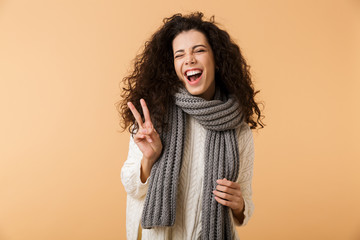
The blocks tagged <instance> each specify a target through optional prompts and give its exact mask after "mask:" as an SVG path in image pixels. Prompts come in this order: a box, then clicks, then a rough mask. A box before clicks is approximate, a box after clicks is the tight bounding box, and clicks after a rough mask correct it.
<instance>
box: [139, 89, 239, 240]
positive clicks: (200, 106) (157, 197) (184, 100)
mask: <svg viewBox="0 0 360 240" xmlns="http://www.w3.org/2000/svg"><path fill="white" fill-rule="evenodd" d="M186 114H190V115H191V116H192V117H194V118H195V119H196V120H197V121H198V122H199V123H200V124H201V125H202V126H203V127H204V128H205V129H206V130H207V133H206V140H205V156H204V157H205V161H204V162H205V167H204V182H203V184H204V185H203V196H202V239H231V235H232V224H231V220H230V216H229V214H230V209H229V208H228V207H225V206H223V205H221V204H219V203H218V202H217V201H216V200H215V199H214V195H213V193H212V191H213V190H214V189H215V188H216V185H217V184H216V180H217V179H223V178H226V179H228V180H230V181H236V180H237V177H238V172H239V150H238V141H237V138H236V133H235V129H236V128H237V127H238V126H239V125H240V124H241V122H242V118H243V117H242V116H243V114H242V112H241V111H240V107H239V104H238V102H237V100H236V99H235V97H233V96H230V97H229V98H227V97H226V96H223V95H222V94H221V93H220V91H218V90H217V91H216V93H215V97H214V100H211V101H206V100H204V99H202V98H199V97H196V96H192V95H191V94H189V93H188V92H187V91H186V90H185V89H180V91H179V92H178V93H177V94H175V104H174V106H172V108H171V110H170V111H169V115H168V117H169V119H168V123H169V126H168V128H167V131H163V133H162V134H161V139H162V143H163V152H162V154H161V156H160V158H159V159H158V161H156V163H155V164H154V165H153V167H152V170H151V178H150V179H149V188H148V191H147V194H146V199H145V204H144V209H143V213H142V218H141V225H142V227H143V228H144V229H149V228H152V227H156V226H173V225H174V223H175V213H176V194H177V188H178V181H179V174H180V168H181V160H182V156H183V146H184V139H185V128H186V127H185V125H186V121H185V120H186Z"/></svg>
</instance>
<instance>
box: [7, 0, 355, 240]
mask: <svg viewBox="0 0 360 240" xmlns="http://www.w3.org/2000/svg"><path fill="white" fill-rule="evenodd" d="M193 10H201V11H203V12H204V13H205V14H206V16H209V17H210V16H211V15H213V14H215V16H216V19H217V21H218V22H220V23H221V25H222V26H223V28H225V29H226V30H228V31H229V33H230V34H231V35H232V36H233V38H234V39H235V40H236V42H237V43H238V44H239V45H240V46H241V48H242V49H243V51H244V54H245V56H246V58H247V59H248V62H249V63H250V65H251V66H252V73H253V77H254V81H255V85H256V87H257V89H260V90H261V93H260V95H259V100H263V101H264V102H265V105H266V107H265V111H264V113H265V115H266V119H265V122H266V124H267V127H266V128H265V129H264V130H261V131H259V132H254V137H255V144H256V153H255V175H254V179H253V191H254V203H255V213H254V216H253V218H252V220H251V221H250V222H249V224H248V226H246V227H245V228H239V233H240V236H241V239H242V240H246V239H249V240H250V239H251V240H252V239H256V240H258V239H259V240H262V239H281V240H282V239H284V240H287V239H292V240H296V239H299V240H300V239H314V240H315V239H316V240H317V239H326V240H328V239H338V240H344V239H352V240H355V239H360V207H359V203H360V176H359V175H360V174H359V172H360V161H359V160H360V151H359V147H360V146H359V142H360V137H359V136H360V135H359V134H360V127H359V125H360V124H359V123H360V113H359V103H360V97H359V89H360V70H359V69H360V67H359V64H360V47H359V42H360V34H359V30H360V2H359V1H357V0H333V1H331V0H317V1H313V0H297V1H285V0H274V1H267V0H252V1H245V0H239V1H235V0H234V1H208V0H202V1H190V0H185V1H176V2H171V1H166V0H153V1H143V2H140V1H110V0H107V1H100V0H98V1H95V0H92V1H90V0H86V1H85V0H78V1H70V0H64V1H61V0H53V1H45V0H33V1H25V0H24V1H16V0H13V1H10V0H0V80H1V86H0V109H1V118H0V239H1V240H35V239H36V240H48V239H51V240H57V239H74V240H82V239H84V240H91V239H94V240H98V239H106V240H107V239H125V204H126V194H125V191H124V188H123V186H122V185H121V182H120V169H121V166H122V164H123V162H124V160H125V159H126V156H127V147H128V138H129V135H128V133H120V132H119V130H120V128H119V126H118V116H117V113H116V110H115V107H114V103H115V102H116V101H117V100H118V99H119V93H120V89H119V85H118V84H119V82H120V80H121V78H122V77H124V76H125V74H126V73H127V72H128V70H129V69H131V61H132V59H133V58H134V57H135V55H136V53H138V52H139V51H140V50H141V48H142V46H143V44H144V42H145V40H147V39H148V38H149V36H150V35H151V34H152V33H153V32H154V31H155V30H156V29H157V28H158V27H159V26H160V25H161V22H162V19H163V18H164V17H167V16H170V15H172V14H173V13H175V12H183V13H186V12H189V11H193Z"/></svg>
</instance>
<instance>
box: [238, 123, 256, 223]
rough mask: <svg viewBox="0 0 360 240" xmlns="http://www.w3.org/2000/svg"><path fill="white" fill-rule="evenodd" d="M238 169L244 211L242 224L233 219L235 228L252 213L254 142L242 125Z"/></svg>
mask: <svg viewBox="0 0 360 240" xmlns="http://www.w3.org/2000/svg"><path fill="white" fill-rule="evenodd" d="M238 143H239V156H240V169H239V177H238V180H237V182H238V183H239V184H240V188H241V193H242V196H243V198H244V203H245V210H244V215H245V218H244V221H243V223H242V224H240V223H239V221H237V219H236V218H234V222H235V224H236V225H237V226H245V225H246V224H247V223H248V221H249V219H250V217H251V215H252V214H253V212H254V204H253V202H252V187H251V182H252V176H253V168H254V141H253V135H252V132H251V129H250V127H249V125H247V124H245V123H244V124H243V125H242V126H241V128H240V131H239V132H238Z"/></svg>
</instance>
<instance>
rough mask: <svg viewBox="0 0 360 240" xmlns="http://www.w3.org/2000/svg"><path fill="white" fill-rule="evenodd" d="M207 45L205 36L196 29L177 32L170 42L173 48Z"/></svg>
mask: <svg viewBox="0 0 360 240" xmlns="http://www.w3.org/2000/svg"><path fill="white" fill-rule="evenodd" d="M199 44H202V45H205V46H208V45H209V43H208V41H207V39H206V36H205V35H204V34H203V33H202V32H199V31H197V30H189V31H184V32H181V33H179V34H178V35H177V36H176V37H175V38H174V40H173V42H172V47H173V50H174V51H176V50H179V49H186V48H191V47H193V46H195V45H199Z"/></svg>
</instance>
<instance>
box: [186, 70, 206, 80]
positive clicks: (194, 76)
mask: <svg viewBox="0 0 360 240" xmlns="http://www.w3.org/2000/svg"><path fill="white" fill-rule="evenodd" d="M185 75H186V78H187V80H188V81H189V82H190V83H193V82H196V81H197V80H199V79H200V77H201V75H202V70H198V69H197V70H190V71H187V72H186V73H185Z"/></svg>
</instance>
